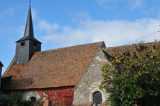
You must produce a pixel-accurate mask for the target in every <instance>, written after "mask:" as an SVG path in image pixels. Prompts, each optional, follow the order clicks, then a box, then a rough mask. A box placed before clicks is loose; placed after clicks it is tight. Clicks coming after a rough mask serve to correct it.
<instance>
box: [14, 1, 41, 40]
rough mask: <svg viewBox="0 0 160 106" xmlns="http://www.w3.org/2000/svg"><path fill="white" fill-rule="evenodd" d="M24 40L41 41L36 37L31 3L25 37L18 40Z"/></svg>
mask: <svg viewBox="0 0 160 106" xmlns="http://www.w3.org/2000/svg"><path fill="white" fill-rule="evenodd" d="M24 40H35V41H37V42H39V43H41V42H40V41H38V40H37V39H36V38H35V37H34V28H33V21H32V12H31V3H30V4H29V10H28V16H27V22H26V27H25V31H24V37H23V38H21V39H20V40H18V41H17V42H21V41H24Z"/></svg>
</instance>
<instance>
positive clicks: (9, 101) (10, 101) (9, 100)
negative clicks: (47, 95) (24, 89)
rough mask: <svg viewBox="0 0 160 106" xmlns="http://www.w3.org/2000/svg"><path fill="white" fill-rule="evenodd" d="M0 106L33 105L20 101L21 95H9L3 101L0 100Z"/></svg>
mask: <svg viewBox="0 0 160 106" xmlns="http://www.w3.org/2000/svg"><path fill="white" fill-rule="evenodd" d="M0 106H33V103H32V102H30V101H25V100H22V95H21V94H16V93H11V94H10V95H7V96H6V98H5V99H3V100H0Z"/></svg>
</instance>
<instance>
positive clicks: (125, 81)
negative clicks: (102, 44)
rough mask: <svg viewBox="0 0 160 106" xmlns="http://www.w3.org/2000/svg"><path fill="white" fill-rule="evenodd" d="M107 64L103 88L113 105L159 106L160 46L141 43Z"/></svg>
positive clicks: (104, 68)
mask: <svg viewBox="0 0 160 106" xmlns="http://www.w3.org/2000/svg"><path fill="white" fill-rule="evenodd" d="M110 61H111V64H108V63H106V64H104V66H103V67H102V72H103V74H102V76H103V78H104V80H103V81H102V83H101V88H104V87H105V88H106V89H107V92H109V93H110V95H109V99H108V102H109V103H110V104H111V105H112V106H132V105H133V106H134V105H135V104H136V105H139V106H159V104H160V45H159V43H155V44H153V45H150V46H146V45H144V44H137V46H135V47H134V49H133V50H128V52H125V53H119V54H117V55H115V56H113V57H110Z"/></svg>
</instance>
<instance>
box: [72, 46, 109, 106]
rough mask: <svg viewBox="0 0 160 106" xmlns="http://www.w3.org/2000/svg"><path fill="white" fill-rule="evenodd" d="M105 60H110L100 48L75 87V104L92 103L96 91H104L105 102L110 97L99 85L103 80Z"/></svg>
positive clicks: (103, 100)
mask: <svg viewBox="0 0 160 106" xmlns="http://www.w3.org/2000/svg"><path fill="white" fill-rule="evenodd" d="M105 62H108V60H107V59H106V57H105V54H104V53H103V51H102V50H101V49H100V50H99V51H97V53H96V55H95V57H94V59H93V61H92V63H91V64H90V65H89V67H88V69H87V71H86V73H85V74H84V75H83V77H82V79H81V80H80V81H79V83H78V84H77V86H76V87H75V88H74V102H73V104H74V105H76V104H92V103H93V93H94V92H96V91H100V92H101V93H102V103H105V101H106V98H108V94H107V93H106V91H105V90H100V89H99V85H100V84H101V81H102V80H103V78H102V72H101V67H102V65H103V64H104V63H105Z"/></svg>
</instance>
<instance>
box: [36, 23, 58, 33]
mask: <svg viewBox="0 0 160 106" xmlns="http://www.w3.org/2000/svg"><path fill="white" fill-rule="evenodd" d="M38 25H39V29H40V30H41V31H45V32H47V33H53V32H54V31H56V30H57V29H58V28H59V25H58V24H50V23H48V22H47V21H46V20H40V21H39V22H38Z"/></svg>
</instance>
